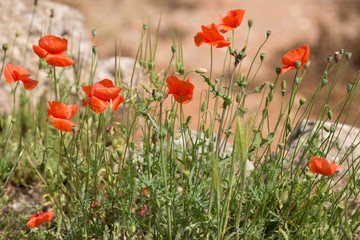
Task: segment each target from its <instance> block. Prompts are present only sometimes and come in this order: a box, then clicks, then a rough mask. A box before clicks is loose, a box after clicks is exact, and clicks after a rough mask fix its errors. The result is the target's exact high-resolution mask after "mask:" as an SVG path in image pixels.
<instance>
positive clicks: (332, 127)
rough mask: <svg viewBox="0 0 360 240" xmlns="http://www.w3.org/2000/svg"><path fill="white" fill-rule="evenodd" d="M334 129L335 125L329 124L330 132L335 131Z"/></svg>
mask: <svg viewBox="0 0 360 240" xmlns="http://www.w3.org/2000/svg"><path fill="white" fill-rule="evenodd" d="M335 130H336V126H335V125H334V124H331V126H330V132H332V133H333V132H335Z"/></svg>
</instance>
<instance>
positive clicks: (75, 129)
mask: <svg viewBox="0 0 360 240" xmlns="http://www.w3.org/2000/svg"><path fill="white" fill-rule="evenodd" d="M71 131H72V132H73V133H76V132H77V127H76V126H75V125H74V126H71Z"/></svg>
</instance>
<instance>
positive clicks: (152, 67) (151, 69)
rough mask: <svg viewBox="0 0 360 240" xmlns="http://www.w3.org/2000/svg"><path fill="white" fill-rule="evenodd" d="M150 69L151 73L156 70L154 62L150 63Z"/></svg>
mask: <svg viewBox="0 0 360 240" xmlns="http://www.w3.org/2000/svg"><path fill="white" fill-rule="evenodd" d="M148 69H149V71H154V70H155V63H154V62H153V61H151V62H149V63H148Z"/></svg>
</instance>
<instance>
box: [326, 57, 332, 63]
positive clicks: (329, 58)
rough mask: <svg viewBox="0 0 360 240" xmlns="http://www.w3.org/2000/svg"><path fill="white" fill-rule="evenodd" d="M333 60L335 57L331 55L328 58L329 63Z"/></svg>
mask: <svg viewBox="0 0 360 240" xmlns="http://www.w3.org/2000/svg"><path fill="white" fill-rule="evenodd" d="M332 59H333V57H332V56H331V55H329V56H328V57H327V61H328V63H330V62H331V61H332Z"/></svg>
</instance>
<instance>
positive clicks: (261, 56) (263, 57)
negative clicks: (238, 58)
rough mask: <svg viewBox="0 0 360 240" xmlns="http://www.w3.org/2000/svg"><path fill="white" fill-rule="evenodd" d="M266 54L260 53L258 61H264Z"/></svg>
mask: <svg viewBox="0 0 360 240" xmlns="http://www.w3.org/2000/svg"><path fill="white" fill-rule="evenodd" d="M265 56H266V54H265V53H260V61H264V59H265Z"/></svg>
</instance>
